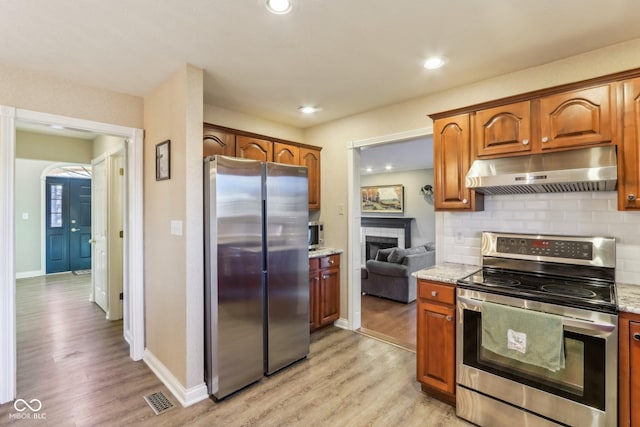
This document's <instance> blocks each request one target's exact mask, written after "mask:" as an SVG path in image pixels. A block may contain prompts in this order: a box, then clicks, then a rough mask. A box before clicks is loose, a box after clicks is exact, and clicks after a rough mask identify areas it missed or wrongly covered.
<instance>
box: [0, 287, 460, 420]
mask: <svg viewBox="0 0 640 427" xmlns="http://www.w3.org/2000/svg"><path fill="white" fill-rule="evenodd" d="M89 281H90V276H73V275H71V274H68V275H67V274H64V275H56V276H51V277H47V278H36V279H22V280H19V281H18V285H17V301H18V305H17V311H18V319H17V329H18V332H17V335H18V336H17V338H18V398H22V399H25V400H26V401H29V400H31V399H40V400H41V401H42V409H41V410H40V412H39V415H40V416H41V417H42V416H43V415H44V417H46V418H44V419H39V420H34V419H21V420H16V419H15V418H11V416H12V415H13V416H14V417H15V414H16V413H17V411H16V410H15V409H14V407H13V404H12V403H7V404H4V405H2V406H0V425H3V426H4V425H8V426H30V425H34V426H125V425H126V426H128V425H136V426H147V425H149V426H183V425H194V426H212V425H215V426H313V425H318V426H443V427H444V426H447V427H448V426H467V425H470V424H468V423H466V422H464V421H462V420H460V419H458V418H456V416H455V411H454V409H453V408H452V407H450V406H448V405H446V404H444V403H442V402H439V401H437V400H434V399H432V398H430V397H428V396H426V395H425V394H423V393H422V392H421V391H420V387H419V385H418V383H417V382H416V381H415V354H413V353H412V352H410V351H407V350H404V349H401V348H398V347H395V346H391V345H388V344H385V343H383V342H380V341H378V340H375V339H371V338H368V337H366V336H363V335H361V334H357V333H353V332H351V331H346V330H341V329H337V328H333V327H330V328H325V329H323V330H321V331H319V332H316V333H314V334H313V335H312V343H311V352H310V354H309V357H308V358H307V359H306V360H303V361H301V362H299V363H297V364H295V365H294V366H292V367H290V368H288V369H286V370H283V371H282V372H280V373H277V374H275V375H273V376H271V377H268V378H264V379H263V380H261V381H260V382H258V383H257V384H255V385H253V386H250V387H248V388H247V389H245V390H242V391H241V392H239V393H237V394H236V395H233V396H230V397H229V398H227V399H225V400H223V401H221V402H214V401H212V400H205V401H203V402H200V403H198V404H195V405H193V406H191V407H189V408H182V407H180V406H179V405H178V404H177V401H176V400H175V398H174V397H173V396H172V395H171V393H170V392H169V391H168V390H167V389H166V388H165V387H164V386H163V385H162V383H161V382H160V381H159V380H158V379H157V378H156V377H155V375H154V374H153V373H152V372H151V371H150V370H149V369H148V367H147V366H146V365H145V364H144V362H133V361H132V360H130V359H129V356H128V346H127V344H126V343H125V342H124V340H123V338H122V323H121V322H119V321H118V322H108V321H106V320H105V319H104V313H103V312H102V311H101V310H100V309H99V308H98V307H97V306H96V305H95V304H92V303H90V302H88V295H89ZM156 391H162V392H164V393H165V394H166V395H167V396H169V397H170V399H171V400H172V401H173V402H174V403H175V404H176V405H178V407H177V408H175V409H172V410H169V411H167V412H165V413H163V414H161V415H159V416H156V415H155V414H154V412H153V411H152V410H151V408H150V407H149V406H148V405H147V403H146V402H145V401H144V399H143V396H144V395H146V394H150V393H153V392H156ZM25 412H29V411H28V410H27V411H25Z"/></svg>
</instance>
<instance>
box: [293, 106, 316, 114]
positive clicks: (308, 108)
mask: <svg viewBox="0 0 640 427" xmlns="http://www.w3.org/2000/svg"><path fill="white" fill-rule="evenodd" d="M298 110H300V112H301V113H302V114H313V113H317V112H318V111H320V110H321V109H320V108H318V107H311V106H306V107H300V108H298Z"/></svg>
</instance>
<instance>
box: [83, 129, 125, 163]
mask: <svg viewBox="0 0 640 427" xmlns="http://www.w3.org/2000/svg"><path fill="white" fill-rule="evenodd" d="M124 143H125V140H124V138H120V137H119V136H111V135H98V136H96V137H95V139H94V140H93V147H92V153H91V158H92V159H95V158H96V157H98V156H100V155H102V154H106V153H114V152H115V151H117V150H119V149H120V148H121V147H123V146H124Z"/></svg>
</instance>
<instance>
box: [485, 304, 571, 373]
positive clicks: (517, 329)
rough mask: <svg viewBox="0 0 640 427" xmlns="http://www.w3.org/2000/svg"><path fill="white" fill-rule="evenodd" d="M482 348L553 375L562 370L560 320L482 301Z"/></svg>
mask: <svg viewBox="0 0 640 427" xmlns="http://www.w3.org/2000/svg"><path fill="white" fill-rule="evenodd" d="M482 347H484V348H486V349H487V350H489V351H492V352H494V353H497V354H499V355H501V356H505V357H509V358H511V359H515V360H518V361H520V362H523V363H528V364H531V365H535V366H539V367H541V368H545V369H548V370H549V371H552V372H556V371H558V370H560V369H562V368H564V338H563V331H562V318H561V317H560V316H556V315H554V314H548V313H542V312H539V311H533V310H524V309H521V308H515V307H509V306H506V305H502V304H494V303H490V302H486V301H485V302H484V303H483V304H482Z"/></svg>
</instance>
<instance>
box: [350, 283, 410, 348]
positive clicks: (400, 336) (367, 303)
mask: <svg viewBox="0 0 640 427" xmlns="http://www.w3.org/2000/svg"><path fill="white" fill-rule="evenodd" d="M360 313H361V321H360V323H361V328H360V332H362V333H363V334H365V335H369V336H372V337H374V338H378V339H381V340H383V341H386V342H389V343H392V344H395V345H399V346H400V347H403V348H406V349H407V350H411V351H414V352H415V351H416V326H417V322H416V302H415V301H414V302H411V303H409V304H404V303H401V302H397V301H392V300H389V299H385V298H380V297H375V296H372V295H362V304H361V311H360Z"/></svg>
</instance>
